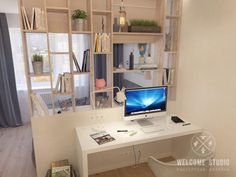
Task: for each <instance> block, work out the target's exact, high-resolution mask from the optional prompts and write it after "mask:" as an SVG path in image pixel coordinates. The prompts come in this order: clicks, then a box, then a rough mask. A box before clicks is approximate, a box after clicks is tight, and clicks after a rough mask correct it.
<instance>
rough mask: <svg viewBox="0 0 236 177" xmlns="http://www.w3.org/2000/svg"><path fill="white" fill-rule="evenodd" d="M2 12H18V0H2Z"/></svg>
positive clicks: (0, 1) (0, 6)
mask: <svg viewBox="0 0 236 177" xmlns="http://www.w3.org/2000/svg"><path fill="white" fill-rule="evenodd" d="M0 13H14V14H15V13H18V4H17V0H0Z"/></svg>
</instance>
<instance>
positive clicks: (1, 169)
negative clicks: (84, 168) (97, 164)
mask: <svg viewBox="0 0 236 177" xmlns="http://www.w3.org/2000/svg"><path fill="white" fill-rule="evenodd" d="M31 152H32V133H31V126H30V125H29V124H28V125H25V126H21V127H17V128H7V129H4V128H1V129H0V177H36V172H35V167H34V165H33V162H32V158H31ZM111 176H112V177H155V176H154V174H153V173H152V171H151V170H150V168H149V167H148V165H147V164H146V163H143V164H139V165H137V166H130V167H125V168H120V169H115V170H111V171H108V172H104V173H99V174H95V175H91V176H90V177H111Z"/></svg>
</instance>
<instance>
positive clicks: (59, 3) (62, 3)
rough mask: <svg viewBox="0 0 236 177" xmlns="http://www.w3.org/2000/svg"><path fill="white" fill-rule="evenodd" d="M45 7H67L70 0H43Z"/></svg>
mask: <svg viewBox="0 0 236 177" xmlns="http://www.w3.org/2000/svg"><path fill="white" fill-rule="evenodd" d="M45 1H46V6H47V7H68V1H70V0H45Z"/></svg>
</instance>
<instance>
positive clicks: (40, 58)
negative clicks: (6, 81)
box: [32, 54, 43, 62]
mask: <svg viewBox="0 0 236 177" xmlns="http://www.w3.org/2000/svg"><path fill="white" fill-rule="evenodd" d="M32 61H33V62H43V56H42V55H38V54H34V55H33V56H32Z"/></svg>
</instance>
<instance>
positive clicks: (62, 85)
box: [54, 72, 72, 93]
mask: <svg viewBox="0 0 236 177" xmlns="http://www.w3.org/2000/svg"><path fill="white" fill-rule="evenodd" d="M54 92H55V93H72V74H71V73H67V72H66V73H64V74H59V75H58V78H57V82H56V87H55V89H54Z"/></svg>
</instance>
